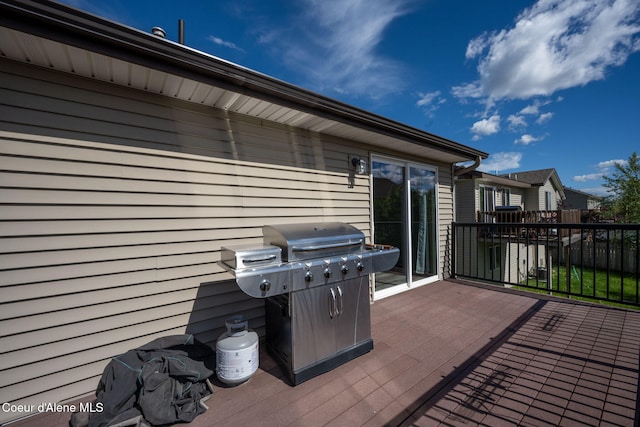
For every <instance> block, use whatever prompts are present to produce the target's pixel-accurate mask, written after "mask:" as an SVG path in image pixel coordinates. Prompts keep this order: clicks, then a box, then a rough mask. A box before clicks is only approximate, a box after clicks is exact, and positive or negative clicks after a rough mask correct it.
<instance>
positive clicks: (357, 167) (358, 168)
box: [349, 156, 368, 175]
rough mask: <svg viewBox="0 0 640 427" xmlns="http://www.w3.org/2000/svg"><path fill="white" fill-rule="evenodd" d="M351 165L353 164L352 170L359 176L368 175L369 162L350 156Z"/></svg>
mask: <svg viewBox="0 0 640 427" xmlns="http://www.w3.org/2000/svg"><path fill="white" fill-rule="evenodd" d="M349 157H350V158H349V163H350V164H351V165H350V166H351V170H353V171H355V173H356V174H358V175H366V173H367V169H368V168H367V161H366V160H364V159H362V158H360V157H355V156H349Z"/></svg>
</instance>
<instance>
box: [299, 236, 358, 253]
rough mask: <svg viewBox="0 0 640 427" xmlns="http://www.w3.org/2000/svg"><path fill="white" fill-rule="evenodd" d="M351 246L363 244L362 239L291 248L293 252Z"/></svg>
mask: <svg viewBox="0 0 640 427" xmlns="http://www.w3.org/2000/svg"><path fill="white" fill-rule="evenodd" d="M350 246H362V239H358V240H357V241H355V242H340V243H331V244H326V245H308V246H292V247H291V250H292V251H293V252H309V251H319V250H322V249H334V248H348V247H350Z"/></svg>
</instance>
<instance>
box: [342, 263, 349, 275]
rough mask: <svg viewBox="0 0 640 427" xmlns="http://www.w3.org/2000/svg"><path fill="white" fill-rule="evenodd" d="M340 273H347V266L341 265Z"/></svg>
mask: <svg viewBox="0 0 640 427" xmlns="http://www.w3.org/2000/svg"><path fill="white" fill-rule="evenodd" d="M340 271H341V272H342V274H347V273H348V272H349V267H348V266H347V264H343V265H342V267H341V268H340Z"/></svg>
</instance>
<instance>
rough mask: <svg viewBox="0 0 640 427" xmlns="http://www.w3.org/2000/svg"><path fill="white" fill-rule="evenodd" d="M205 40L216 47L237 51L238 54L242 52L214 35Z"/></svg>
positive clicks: (232, 44) (234, 45)
mask: <svg viewBox="0 0 640 427" xmlns="http://www.w3.org/2000/svg"><path fill="white" fill-rule="evenodd" d="M207 40H209V41H210V42H213V43H215V44H217V45H218V46H224V47H228V48H230V49H235V50H239V51H240V52H244V49H242V48H239V47H238V46H237V45H236V44H235V43H232V42H229V41H226V40H223V39H221V38H220V37H216V36H214V35H210V36H209V37H207Z"/></svg>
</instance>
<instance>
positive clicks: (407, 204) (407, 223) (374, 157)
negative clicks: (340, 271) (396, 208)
mask: <svg viewBox="0 0 640 427" xmlns="http://www.w3.org/2000/svg"><path fill="white" fill-rule="evenodd" d="M374 161H375V162H385V163H388V164H392V165H397V166H401V167H403V168H404V177H403V184H404V195H405V196H404V199H403V203H404V206H403V208H404V209H403V211H404V217H403V224H404V227H403V233H404V237H405V239H404V245H403V246H404V247H403V248H400V250H401V251H404V253H405V254H408V256H405V266H404V268H405V271H406V275H405V278H406V279H407V281H406V282H404V283H401V284H398V285H395V286H392V287H390V288H386V289H383V290H380V291H376V284H375V274H373V275H372V276H373V277H372V280H371V287H372V289H371V292H372V295H373V300H374V301H375V300H379V299H382V298H386V297H389V296H392V295H397V294H399V293H401V292H406V291H408V290H411V289H414V288H417V287H420V286H423V285H426V284H429V283H433V282H437V281H438V280H440V278H441V277H440V232H439V228H440V197H439V192H438V186H439V170H438V167H437V166H435V165H430V164H427V163H419V162H415V161H410V160H405V159H402V158H397V157H391V156H385V155H380V154H371V155H370V158H369V164H370V165H371V168H370V176H369V178H370V186H369V192H370V203H371V215H370V221H371V240H372V242H373V243H381V244H384V243H385V242H375V241H373V240H374V236H375V218H374V209H373V203H374V200H373V194H374V189H373V187H374V182H373V181H374V179H373V162H374ZM411 167H417V168H421V169H427V170H431V171H433V172H434V173H435V209H436V212H435V230H434V236H435V250H436V256H435V263H436V265H435V272H436V273H435V274H434V275H433V276H429V277H425V278H422V279H419V280H417V281H415V282H412V280H413V254H412V252H411V248H412V240H411V197H410V196H409V195H410V194H411V182H410V179H409V171H410V168H411Z"/></svg>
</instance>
